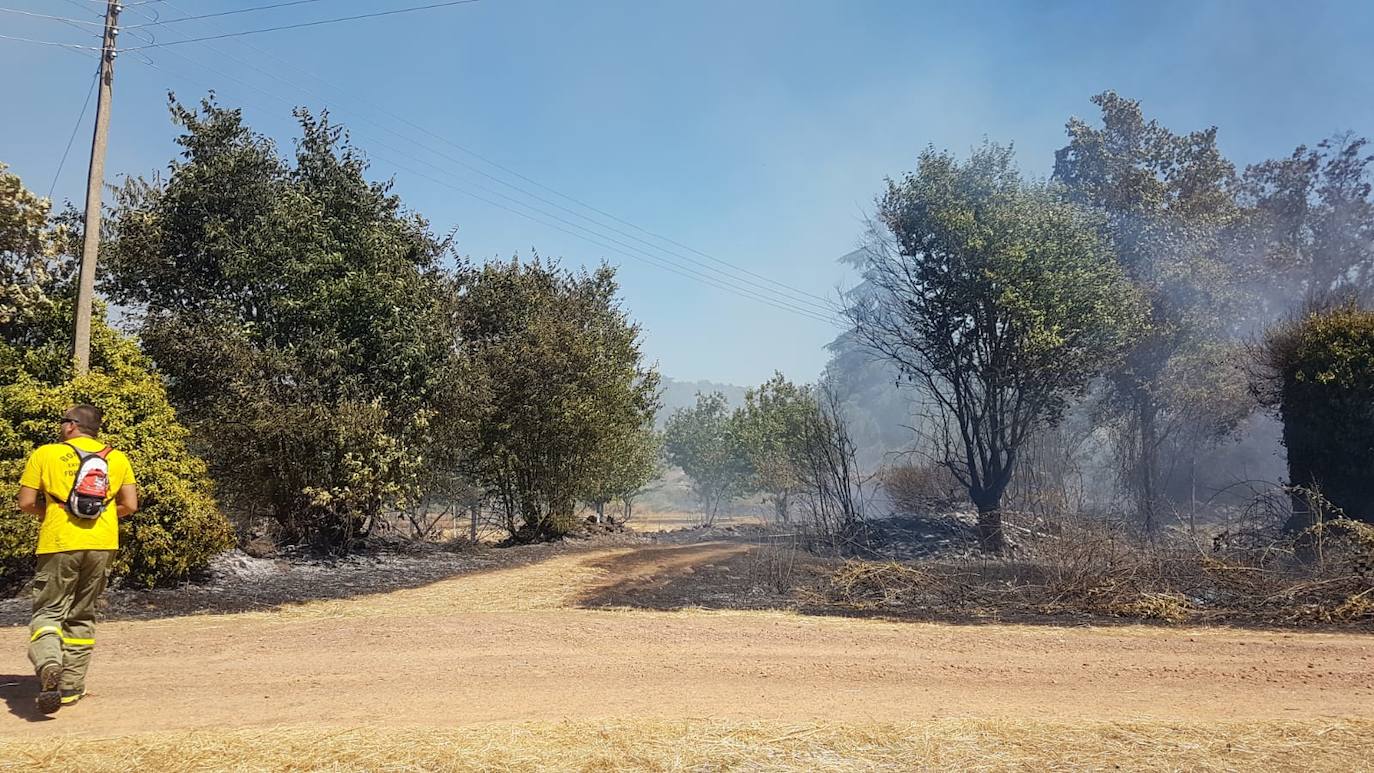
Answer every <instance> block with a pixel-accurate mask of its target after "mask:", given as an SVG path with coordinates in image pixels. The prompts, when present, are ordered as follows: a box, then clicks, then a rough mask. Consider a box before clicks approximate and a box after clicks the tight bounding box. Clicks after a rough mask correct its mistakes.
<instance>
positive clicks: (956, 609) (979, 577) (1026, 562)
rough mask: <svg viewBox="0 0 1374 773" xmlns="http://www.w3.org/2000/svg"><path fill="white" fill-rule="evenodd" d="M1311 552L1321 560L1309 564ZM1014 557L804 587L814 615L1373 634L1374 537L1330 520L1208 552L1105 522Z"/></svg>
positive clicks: (921, 565) (878, 571)
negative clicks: (1088, 620) (1045, 619)
mask: <svg viewBox="0 0 1374 773" xmlns="http://www.w3.org/2000/svg"><path fill="white" fill-rule="evenodd" d="M1303 540H1306V541H1308V543H1309V544H1308V545H1307V546H1306V550H1307V551H1308V552H1309V553H1313V554H1315V557H1314V558H1310V559H1308V560H1300V559H1299V558H1298V557H1297V553H1298V552H1299V551H1300V550H1302V549H1303V544H1302V541H1303ZM1025 547H1026V548H1028V549H1023V550H1022V551H1021V552H1019V553H1017V554H1016V555H1015V556H1013V557H1010V558H1005V559H988V558H982V557H977V558H964V559H950V560H943V561H940V560H925V561H917V562H909V563H899V562H893V561H861V560H848V561H844V562H841V563H838V564H830V565H829V566H820V565H818V566H817V567H815V570H814V571H812V572H811V575H812V576H811V579H810V582H809V584H803V585H802V586H801V587H799V588H798V589H797V596H798V598H799V600H800V601H801V602H802V604H803V605H805V606H807V607H809V608H811V609H812V611H818V610H824V609H826V608H839V609H849V610H859V611H868V612H875V611H876V612H883V611H888V612H901V613H916V614H923V615H933V616H937V617H955V618H959V617H974V618H985V617H1001V616H1004V615H1020V616H1027V615H1030V616H1047V615H1049V616H1053V615H1075V616H1084V615H1086V616H1094V617H1112V618H1124V619H1135V620H1156V621H1161V622H1167V623H1185V622H1193V623H1237V624H1247V625H1254V624H1261V625H1280V626H1308V625H1347V626H1363V627H1368V626H1370V625H1371V624H1374V569H1371V563H1374V528H1371V527H1369V526H1366V525H1364V524H1359V523H1354V522H1350V521H1344V520H1341V521H1330V522H1328V523H1327V524H1326V526H1325V527H1324V528H1322V529H1319V530H1316V531H1313V530H1309V531H1308V532H1305V533H1304V534H1303V535H1300V536H1299V537H1298V538H1297V540H1294V539H1291V538H1290V539H1288V540H1286V541H1284V540H1275V541H1266V542H1264V543H1263V544H1262V545H1259V546H1258V547H1251V546H1240V547H1236V546H1229V547H1225V549H1223V548H1222V547H1218V548H1216V549H1213V550H1210V551H1207V550H1204V549H1202V548H1200V547H1198V546H1197V545H1194V544H1190V543H1187V542H1183V541H1179V540H1176V541H1174V542H1166V541H1163V540H1161V541H1160V542H1159V543H1158V544H1155V545H1146V544H1143V543H1141V542H1139V541H1137V540H1132V539H1129V538H1127V537H1126V536H1124V535H1122V534H1120V533H1117V532H1116V531H1113V530H1112V529H1111V528H1110V527H1107V526H1105V525H1097V524H1065V525H1062V526H1061V527H1059V528H1057V529H1056V530H1055V532H1054V533H1049V532H1044V533H1041V534H1039V535H1037V536H1036V538H1035V539H1034V540H1033V541H1031V540H1028V542H1027V544H1026V546H1025Z"/></svg>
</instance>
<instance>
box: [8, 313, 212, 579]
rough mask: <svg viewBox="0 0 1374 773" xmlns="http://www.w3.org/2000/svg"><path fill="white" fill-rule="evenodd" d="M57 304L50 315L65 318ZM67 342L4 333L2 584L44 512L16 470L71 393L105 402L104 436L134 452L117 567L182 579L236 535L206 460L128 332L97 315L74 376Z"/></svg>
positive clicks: (22, 563) (50, 436)
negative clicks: (31, 507)
mask: <svg viewBox="0 0 1374 773" xmlns="http://www.w3.org/2000/svg"><path fill="white" fill-rule="evenodd" d="M58 306H60V305H55V306H54V307H53V308H52V309H51V311H52V312H53V315H54V316H57V317H63V316H67V317H68V318H69V315H64V314H62V313H61V309H60V308H58ZM64 327H65V326H62V325H55V326H54V328H56V329H63V328H64ZM64 343H65V342H60V341H52V340H49V341H47V342H44V343H43V344H40V345H37V346H25V347H22V348H20V347H16V346H13V345H11V342H10V341H5V342H3V343H0V384H3V386H0V584H10V583H13V582H16V581H18V580H21V579H22V578H23V577H25V576H27V575H28V574H29V572H31V571H32V568H33V561H34V559H33V550H34V544H35V539H36V535H37V529H38V518H37V517H36V516H32V515H29V514H26V513H21V512H20V511H19V510H18V509H17V508H16V507H15V505H14V502H15V495H16V493H17V488H18V481H19V475H20V472H21V471H22V470H23V465H24V462H25V460H26V459H27V458H28V455H29V453H31V452H32V451H33V449H34V448H36V447H37V446H39V445H41V444H43V443H51V442H54V441H55V440H56V439H57V438H56V433H57V418H58V417H59V416H60V415H61V412H62V410H63V409H64V408H66V407H67V406H68V405H71V404H73V403H90V404H92V405H96V406H98V407H100V408H101V409H102V410H104V412H105V427H104V430H103V431H102V432H101V439H102V440H104V441H105V442H106V443H109V444H110V445H112V446H114V447H115V448H118V449H120V450H121V451H124V452H125V453H127V454H128V455H129V459H130V461H131V462H132V464H133V467H134V473H135V475H136V476H137V478H138V483H139V495H140V499H141V505H142V509H141V510H140V512H139V513H138V514H136V515H135V516H133V517H132V518H127V519H125V520H124V521H123V523H122V524H121V527H120V547H121V550H120V553H119V557H118V560H117V562H116V566H115V572H116V573H117V574H119V575H122V576H123V577H124V579H125V582H127V583H130V584H134V585H138V586H143V587H154V586H158V585H168V584H171V583H175V582H177V581H179V580H182V579H185V578H186V577H187V576H188V575H189V574H191V573H192V572H194V571H195V570H197V569H200V568H203V567H204V566H205V565H206V563H207V562H208V561H209V560H210V558H211V557H212V556H214V555H215V554H216V553H218V552H220V551H222V550H225V549H227V548H228V547H230V546H231V545H232V544H233V531H232V529H231V528H230V526H229V523H228V521H227V520H226V519H225V518H224V516H223V514H221V513H220V511H219V509H218V507H217V506H216V504H215V500H214V497H213V493H212V485H211V482H210V479H209V477H208V475H207V473H206V468H205V463H204V462H203V461H202V460H200V459H199V458H197V457H196V456H194V455H193V454H191V452H190V451H189V450H188V449H187V443H186V441H187V439H188V433H187V430H186V429H185V428H184V427H183V426H182V425H181V424H180V423H179V422H178V421H177V417H176V414H175V412H174V411H173V409H172V407H171V405H170V404H169V403H168V402H167V394H166V390H165V389H164V387H163V384H162V380H161V378H160V377H159V376H158V375H157V374H156V373H155V372H154V371H153V369H152V364H151V363H150V362H149V361H148V359H147V358H146V357H144V356H143V355H142V354H140V353H139V351H138V348H137V346H135V344H134V342H133V341H132V340H131V339H129V338H128V337H125V336H122V335H120V334H119V333H117V332H116V331H114V330H111V329H110V328H109V327H108V326H106V325H105V324H103V322H97V323H96V330H95V343H94V352H93V355H92V365H93V367H92V370H91V372H90V373H89V374H87V375H85V376H82V377H79V378H76V379H68V378H65V376H66V374H67V372H68V367H69V366H66V363H65V347H64V345H63V344H64Z"/></svg>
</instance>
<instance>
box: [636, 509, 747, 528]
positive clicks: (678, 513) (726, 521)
mask: <svg viewBox="0 0 1374 773" xmlns="http://www.w3.org/2000/svg"><path fill="white" fill-rule="evenodd" d="M701 519H702V515H701V513H699V512H692V511H687V510H665V511H657V510H643V511H639V510H637V511H635V514H634V517H633V518H631V519H630V522H629V523H627V524H625V528H627V529H629V530H630V531H637V532H643V533H651V532H657V531H676V530H678V529H692V528H696V527H698V526H701ZM763 523H764V520H763V519H762V518H760V517H758V516H755V515H722V516H719V517H717V518H716V521H715V524H714V525H715V526H761V525H763Z"/></svg>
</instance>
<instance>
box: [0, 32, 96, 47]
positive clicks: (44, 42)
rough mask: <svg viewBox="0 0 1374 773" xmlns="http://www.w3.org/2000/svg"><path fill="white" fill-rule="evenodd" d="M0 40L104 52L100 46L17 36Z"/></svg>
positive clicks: (6, 36)
mask: <svg viewBox="0 0 1374 773" xmlns="http://www.w3.org/2000/svg"><path fill="white" fill-rule="evenodd" d="M0 38H3V39H5V40H17V41H19V42H21V43H36V44H38V45H40V46H57V47H59V48H72V49H80V50H82V51H100V50H102V49H101V48H100V47H99V46H83V45H79V44H77V43H59V42H57V41H53V40H34V39H33V38H21V37H19V36H17V35H0Z"/></svg>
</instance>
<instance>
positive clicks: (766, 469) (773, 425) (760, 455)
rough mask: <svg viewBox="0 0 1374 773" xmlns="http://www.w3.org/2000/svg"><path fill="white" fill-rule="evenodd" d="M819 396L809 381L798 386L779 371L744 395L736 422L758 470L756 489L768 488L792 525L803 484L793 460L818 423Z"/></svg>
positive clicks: (779, 512) (770, 497) (782, 517)
mask: <svg viewBox="0 0 1374 773" xmlns="http://www.w3.org/2000/svg"><path fill="white" fill-rule="evenodd" d="M815 410H816V400H815V397H814V396H813V395H812V392H811V390H810V389H809V388H808V387H806V386H805V385H802V386H797V385H796V384H793V383H792V382H791V381H788V380H787V379H786V378H784V377H783V375H782V374H781V373H775V374H774V375H773V378H771V379H769V380H768V381H767V382H765V383H764V384H762V385H760V386H759V387H758V388H757V389H750V390H749V391H748V392H747V393H746V394H745V396H744V406H743V407H742V408H741V409H740V410H739V412H738V414H737V416H736V418H735V422H736V425H737V426H738V428H739V435H740V442H741V444H742V445H743V448H744V453H745V454H746V456H747V458H748V460H749V466H750V468H751V469H752V470H753V482H752V484H751V486H750V487H751V488H753V489H756V490H758V491H762V492H764V493H765V494H766V495H767V497H768V500H769V501H770V502H771V503H772V504H773V512H774V515H775V517H776V518H777V520H778V522H779V523H787V522H788V521H789V519H790V515H791V504H792V499H793V497H794V496H796V494H797V490H798V488H799V487H800V486H801V485H802V477H801V474H800V472H799V471H798V470H797V467H796V465H795V464H794V459H795V455H796V454H795V447H796V445H797V444H798V443H800V442H803V440H804V439H805V437H806V434H807V429H808V427H810V426H811V425H812V424H814V421H812V419H813V414H814V413H815Z"/></svg>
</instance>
